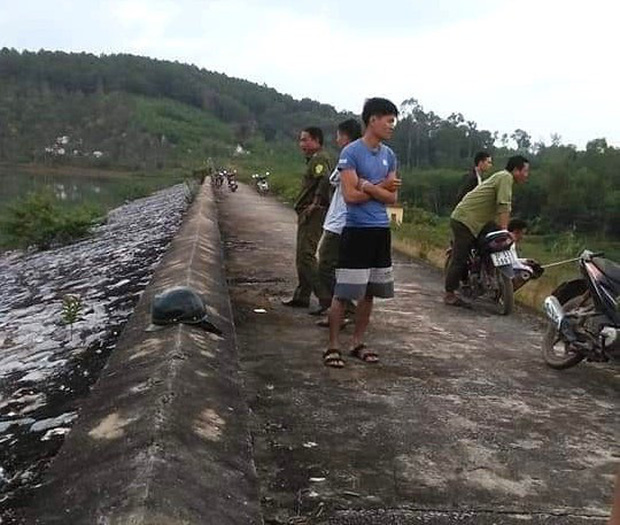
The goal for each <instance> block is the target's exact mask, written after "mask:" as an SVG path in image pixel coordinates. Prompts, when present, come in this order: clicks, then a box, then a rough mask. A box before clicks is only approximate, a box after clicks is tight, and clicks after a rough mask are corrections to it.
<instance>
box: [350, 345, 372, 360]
mask: <svg viewBox="0 0 620 525" xmlns="http://www.w3.org/2000/svg"><path fill="white" fill-rule="evenodd" d="M349 353H350V355H351V356H352V357H356V358H357V359H359V360H360V361H364V363H368V364H373V365H374V364H375V363H378V362H379V355H378V354H377V353H376V352H373V351H372V350H368V347H367V346H366V345H365V344H364V343H361V344H359V345H357V346H356V347H355V348H354V349H353V350H351V352H349Z"/></svg>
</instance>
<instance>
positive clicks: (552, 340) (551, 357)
mask: <svg viewBox="0 0 620 525" xmlns="http://www.w3.org/2000/svg"><path fill="white" fill-rule="evenodd" d="M582 303H583V298H582V294H580V293H575V295H573V296H572V297H568V298H566V299H565V301H564V303H563V304H562V306H563V307H564V312H566V313H568V312H570V311H571V310H574V309H577V308H579V307H580V306H581V304H582ZM542 355H543V359H544V360H545V363H547V365H548V366H549V367H551V368H555V369H556V370H565V369H567V368H571V367H573V366H575V365H577V364H578V363H580V362H581V361H582V360H583V359H584V357H585V355H584V354H583V353H581V352H574V351H571V350H570V348H569V345H568V343H567V342H566V341H564V340H563V339H562V336H561V334H560V331H559V330H558V328H557V326H556V324H555V323H552V322H551V321H550V322H549V324H548V325H547V331H546V332H545V335H544V337H543V342H542Z"/></svg>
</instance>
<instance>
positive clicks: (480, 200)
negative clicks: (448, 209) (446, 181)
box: [444, 155, 530, 306]
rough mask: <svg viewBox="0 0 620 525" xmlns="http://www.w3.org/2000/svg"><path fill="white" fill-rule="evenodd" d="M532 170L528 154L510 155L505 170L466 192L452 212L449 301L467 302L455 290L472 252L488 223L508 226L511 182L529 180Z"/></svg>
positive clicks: (447, 286)
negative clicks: (527, 157)
mask: <svg viewBox="0 0 620 525" xmlns="http://www.w3.org/2000/svg"><path fill="white" fill-rule="evenodd" d="M529 170H530V163H529V161H528V160H527V159H526V158H525V157H523V156H521V155H516V156H514V157H510V158H509V159H508V163H507V164H506V169H505V170H502V171H498V172H497V173H495V174H493V175H492V176H491V177H489V178H488V179H487V180H485V181H484V182H483V183H482V184H480V185H479V186H477V187H476V188H475V189H473V190H472V191H470V192H469V193H467V194H466V195H465V196H464V197H463V199H462V200H461V202H459V204H458V205H457V206H456V208H455V209H454V211H453V212H452V215H451V216H450V228H451V229H452V235H453V239H454V240H453V244H452V257H451V259H450V264H449V266H448V268H447V270H446V282H445V285H446V286H445V288H446V294H445V296H444V302H445V303H446V304H448V305H450V306H466V303H465V302H464V301H463V300H462V299H461V298H460V297H459V296H458V295H456V290H457V289H458V287H459V284H460V281H461V277H462V276H463V274H464V273H465V271H466V269H467V258H468V257H469V252H470V251H471V249H472V247H473V246H474V244H475V243H476V239H477V238H478V236H479V235H480V233H481V232H482V229H483V228H484V227H485V226H486V225H487V224H488V223H490V222H495V223H496V224H497V225H498V226H499V227H500V228H501V229H503V230H505V229H507V228H508V222H509V221H510V211H511V208H512V185H513V183H514V182H517V183H524V182H526V181H527V178H528V176H529Z"/></svg>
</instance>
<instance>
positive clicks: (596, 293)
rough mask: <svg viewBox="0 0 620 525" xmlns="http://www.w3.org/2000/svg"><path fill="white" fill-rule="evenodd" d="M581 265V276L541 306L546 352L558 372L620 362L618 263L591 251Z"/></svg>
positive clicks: (557, 290) (544, 349) (544, 348)
mask: <svg viewBox="0 0 620 525" xmlns="http://www.w3.org/2000/svg"><path fill="white" fill-rule="evenodd" d="M578 264H579V269H580V271H581V275H582V278H581V279H575V280H572V281H567V282H564V283H562V284H561V285H560V286H559V287H558V288H556V289H555V290H554V292H553V293H552V295H550V296H549V297H547V298H546V299H545V301H544V303H543V307H544V310H545V313H546V314H547V317H548V318H549V326H548V327H547V331H546V333H545V336H544V339H543V343H542V354H543V358H544V360H545V362H546V363H547V365H549V366H550V367H551V368H555V369H558V370H562V369H565V368H570V367H572V366H575V365H576V364H578V363H579V362H580V361H582V360H583V359H588V360H589V361H599V362H601V361H608V360H609V359H610V358H620V311H619V310H618V307H619V301H620V265H618V264H616V263H614V262H612V261H610V260H609V259H605V258H604V254H603V253H593V252H591V251H589V250H585V251H584V252H583V253H582V254H581V255H580V256H579V261H578Z"/></svg>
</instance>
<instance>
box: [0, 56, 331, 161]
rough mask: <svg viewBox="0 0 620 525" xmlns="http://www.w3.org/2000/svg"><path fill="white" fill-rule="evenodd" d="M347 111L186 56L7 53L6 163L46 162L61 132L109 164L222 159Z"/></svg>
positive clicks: (2, 69)
mask: <svg viewBox="0 0 620 525" xmlns="http://www.w3.org/2000/svg"><path fill="white" fill-rule="evenodd" d="M341 117H342V115H339V114H338V113H337V112H336V110H335V109H334V108H333V107H332V106H329V105H326V104H321V103H319V102H315V101H312V100H309V99H302V100H295V99H294V98H292V97H291V96H288V95H283V94H281V93H278V92H277V91H276V90H275V89H271V88H268V87H266V86H260V85H258V84H255V83H252V82H248V81H246V80H240V79H235V78H231V77H228V76H226V75H224V74H220V73H214V72H211V71H206V70H204V69H199V68H198V67H196V66H191V65H187V64H181V63H178V62H168V61H163V60H154V59H151V58H145V57H138V56H133V55H124V54H123V55H109V56H105V55H102V56H95V55H92V54H86V53H63V52H52V51H39V52H37V53H33V52H27V51H24V52H18V51H16V50H12V49H7V48H4V49H2V50H0V161H32V160H39V159H40V157H41V156H43V155H44V154H45V148H46V147H47V148H51V147H52V146H54V144H53V143H54V141H55V140H56V139H57V138H61V137H63V136H64V137H69V141H80V142H79V143H73V142H71V143H70V144H66V146H68V147H67V148H63V149H65V150H67V151H68V150H70V151H71V152H73V151H78V152H80V153H82V152H84V153H90V154H92V152H93V151H100V152H103V153H105V155H107V156H108V161H109V162H110V163H119V162H120V163H144V162H145V161H147V160H148V159H151V158H154V159H156V160H157V161H158V162H160V163H161V162H162V159H168V158H169V157H170V156H172V157H176V156H178V155H179V154H180V153H181V152H182V153H183V154H184V155H187V154H189V155H190V156H205V155H207V156H208V155H214V156H217V155H219V154H223V153H224V152H226V151H227V150H228V149H229V148H230V147H231V146H233V145H236V144H237V143H239V144H242V145H244V144H245V143H247V142H249V141H251V140H257V139H258V140H264V141H267V142H273V141H281V140H286V139H293V138H294V137H295V136H296V134H297V132H298V131H299V129H300V128H301V127H304V126H308V125H319V126H324V127H326V128H333V125H334V124H335V123H336V122H337V121H338V119H339V118H341ZM65 140H66V139H65ZM56 149H58V148H56ZM174 149H177V150H179V151H177V152H174V151H173V150H174ZM188 150H189V151H188Z"/></svg>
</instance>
